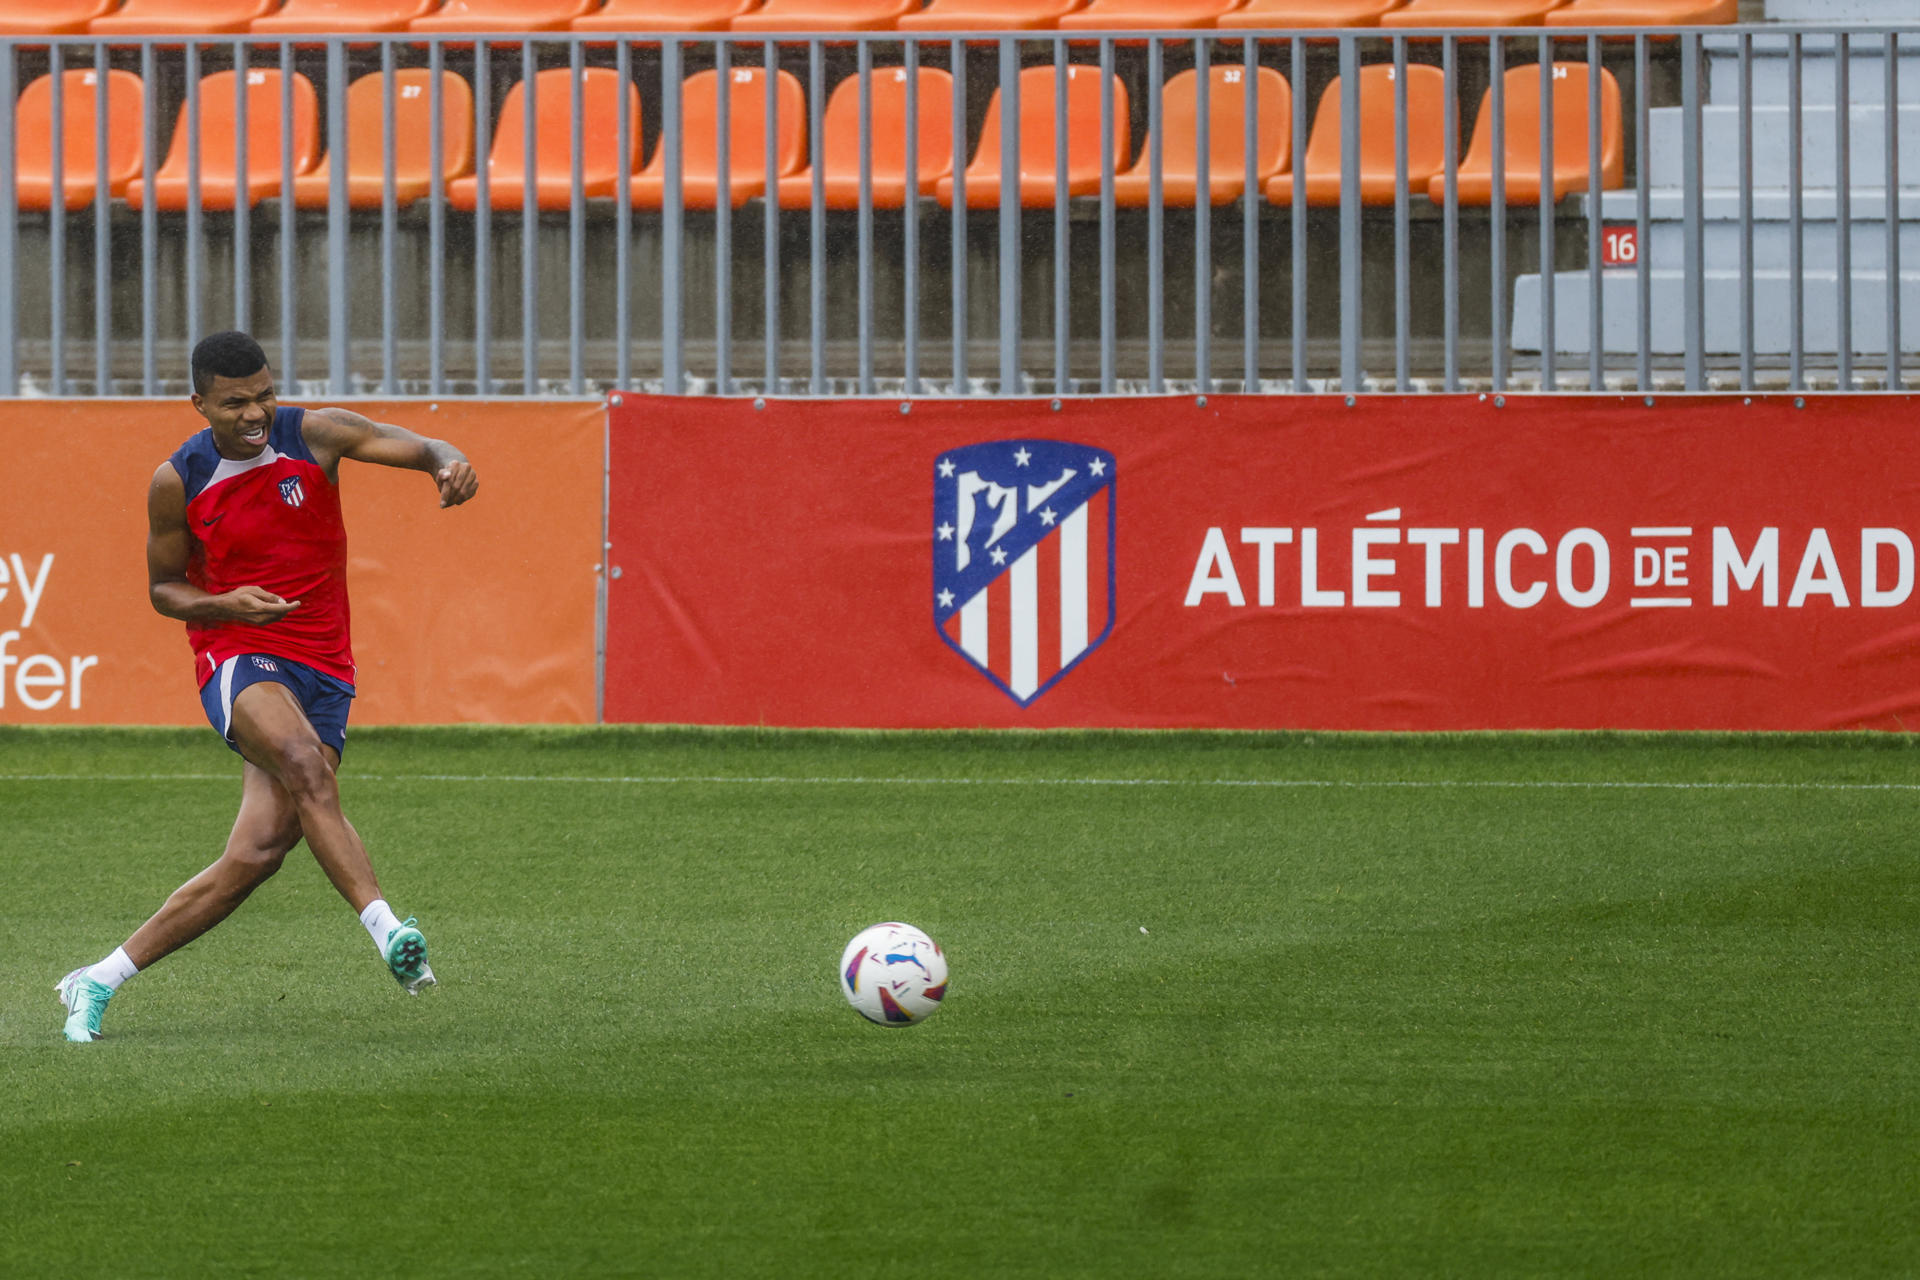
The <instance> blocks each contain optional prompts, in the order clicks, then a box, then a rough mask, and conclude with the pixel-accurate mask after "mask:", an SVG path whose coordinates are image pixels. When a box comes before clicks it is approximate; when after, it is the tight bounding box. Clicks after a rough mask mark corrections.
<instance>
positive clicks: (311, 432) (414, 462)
mask: <svg viewBox="0 0 1920 1280" xmlns="http://www.w3.org/2000/svg"><path fill="white" fill-rule="evenodd" d="M301 433H302V434H303V435H304V436H305V437H306V441H307V447H308V448H310V449H312V450H313V453H314V457H315V458H316V459H317V460H318V461H319V463H320V465H321V466H322V467H324V468H325V469H326V471H327V473H328V474H329V475H331V474H333V473H334V471H335V465H336V464H337V463H338V461H339V460H340V459H341V458H352V459H353V460H354V461H355V462H372V463H377V464H379V465H380V466H383V467H401V468H404V469H406V470H410V471H424V472H426V473H427V474H428V475H430V476H432V477H433V482H434V484H436V485H437V486H439V489H440V505H441V506H443V507H457V506H459V505H460V504H461V503H463V502H465V501H466V500H467V499H469V498H471V497H472V496H473V495H474V494H475V492H477V491H478V490H479V488H480V478H479V476H478V475H476V474H475V473H474V470H473V464H472V463H471V462H469V461H467V455H466V454H464V453H462V452H460V450H458V449H456V448H454V447H453V446H452V445H450V444H448V443H447V442H446V441H445V440H435V439H433V438H432V437H431V436H423V435H420V434H418V433H416V432H412V431H409V430H407V429H406V428H405V427H396V426H394V425H392V424H391V423H386V422H375V421H374V420H373V419H371V418H368V417H364V416H362V415H361V414H357V413H355V412H353V411H352V410H351V409H309V410H307V413H306V416H305V418H304V420H303V421H302V423H301Z"/></svg>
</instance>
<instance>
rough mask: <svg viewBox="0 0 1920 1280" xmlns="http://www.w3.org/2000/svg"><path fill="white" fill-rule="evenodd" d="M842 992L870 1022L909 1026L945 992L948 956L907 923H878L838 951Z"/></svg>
mask: <svg viewBox="0 0 1920 1280" xmlns="http://www.w3.org/2000/svg"><path fill="white" fill-rule="evenodd" d="M840 994H842V995H844V996H845V997H846V998H847V1003H848V1004H850V1005H852V1006H853V1008H854V1012H856V1013H858V1014H859V1015H860V1016H861V1017H863V1018H865V1019H866V1020H867V1021H868V1022H873V1023H877V1024H879V1025H880V1026H883V1027H910V1026H912V1025H913V1024H914V1023H916V1022H924V1021H925V1020H926V1019H928V1018H930V1017H932V1016H933V1015H934V1013H936V1012H937V1011H938V1010H939V1008H940V1002H941V1001H942V1000H944V999H945V998H946V995H947V958H946V956H945V955H943V954H941V951H940V945H939V944H938V943H936V942H935V941H934V940H933V939H932V938H929V937H928V936H927V935H926V934H924V933H922V932H921V931H920V930H918V929H916V928H914V927H913V926H912V925H910V924H876V925H874V926H873V927H871V928H868V929H862V930H861V931H860V932H859V933H858V934H856V935H855V936H854V939H853V941H852V942H849V943H848V944H847V949H846V950H845V951H843V952H841V953H840Z"/></svg>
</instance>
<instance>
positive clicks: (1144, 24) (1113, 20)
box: [1054, 0, 1246, 31]
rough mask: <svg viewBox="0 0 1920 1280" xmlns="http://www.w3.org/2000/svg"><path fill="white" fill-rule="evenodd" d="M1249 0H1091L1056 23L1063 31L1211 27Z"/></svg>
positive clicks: (1061, 16)
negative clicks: (1085, 5)
mask: <svg viewBox="0 0 1920 1280" xmlns="http://www.w3.org/2000/svg"><path fill="white" fill-rule="evenodd" d="M1245 2H1246V0H1087V7H1086V8H1084V9H1075V10H1074V11H1073V12H1071V13H1063V14H1061V15H1060V16H1059V17H1058V18H1057V19H1055V21H1054V25H1055V26H1057V27H1059V28H1060V29H1061V30H1063V31H1124V30H1137V31H1167V30H1184V29H1186V28H1188V27H1210V26H1212V25H1213V24H1214V22H1215V21H1216V20H1217V19H1219V18H1220V17H1222V16H1223V15H1225V14H1226V13H1228V12H1229V11H1230V10H1233V9H1235V8H1237V7H1239V6H1240V5H1242V4H1244V3H1245Z"/></svg>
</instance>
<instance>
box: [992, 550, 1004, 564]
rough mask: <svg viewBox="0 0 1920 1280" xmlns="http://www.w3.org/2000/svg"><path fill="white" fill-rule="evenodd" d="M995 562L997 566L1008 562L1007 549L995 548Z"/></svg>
mask: <svg viewBox="0 0 1920 1280" xmlns="http://www.w3.org/2000/svg"><path fill="white" fill-rule="evenodd" d="M993 562H994V564H996V565H1002V564H1005V563H1006V562H1007V549H1006V548H1005V547H995V548H994V549H993Z"/></svg>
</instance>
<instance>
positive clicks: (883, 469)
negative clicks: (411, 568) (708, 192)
mask: <svg viewBox="0 0 1920 1280" xmlns="http://www.w3.org/2000/svg"><path fill="white" fill-rule="evenodd" d="M610 413H611V422H610V448H611V462H612V474H613V484H612V496H611V504H612V505H611V509H610V530H611V538H612V547H611V550H610V552H609V556H610V562H609V563H610V566H611V573H612V574H613V575H614V576H613V577H612V578H611V581H610V583H609V592H608V641H607V656H606V703H605V705H606V716H607V718H608V719H609V720H624V721H653V722H692V723H708V724H757V723H766V724H775V725H848V726H870V727H888V726H973V725H1010V726H1061V725H1084V726H1097V725H1107V726H1215V727H1232V728H1280V727H1303V728H1329V729H1335V728H1337V729H1479V728H1488V729H1496V728H1497V729H1515V728H1541V729H1544V728H1642V729H1709V728H1712V729H1841V728H1855V727H1874V728H1884V729H1906V728H1912V727H1916V726H1920V597H1916V595H1915V590H1914V588H1915V581H1914V572H1915V569H1914V539H1915V537H1916V536H1920V449H1917V448H1915V443H1916V441H1915V434H1916V429H1915V425H1914V414H1915V403H1914V401H1913V400H1912V399H1911V398H1909V397H1899V396H1872V397H1868V396H1840V397H1830V398H1819V397H1807V398H1806V399H1805V400H1804V407H1801V403H1800V402H1796V401H1795V400H1794V399H1792V398H1784V397H1783V398H1764V397H1753V398H1741V397H1684V398H1673V399H1659V400H1656V401H1655V402H1654V403H1653V404H1648V403H1646V402H1645V401H1644V400H1643V399H1642V398H1640V397H1631V398H1626V397H1585V396H1581V397H1575V396H1535V397H1525V396H1506V397H1504V398H1502V399H1496V398H1492V397H1474V396H1449V397H1439V396H1419V397H1404V398H1403V397H1362V398H1360V399H1358V401H1357V402H1356V403H1354V404H1352V405H1348V404H1347V403H1346V401H1345V400H1344V398H1340V397H1296V396H1283V397H1238V396H1235V397H1227V396H1210V397H1206V398H1204V400H1203V399H1199V398H1194V397H1184V398H1151V399H1148V398H1129V399H1103V400H1069V401H1064V402H1058V407H1057V408H1056V407H1055V402H1050V401H1045V400H1041V401H1005V400H997V401H950V400H945V401H924V400H922V401H914V402H912V403H910V404H903V403H901V402H897V401H877V402H876V401H856V402H819V401H783V402H769V403H766V404H765V405H764V407H755V403H754V402H747V401H735V400H719V401H716V400H676V399H661V398H647V397H638V396H626V395H621V396H615V397H613V398H612V401H611V403H610Z"/></svg>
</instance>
